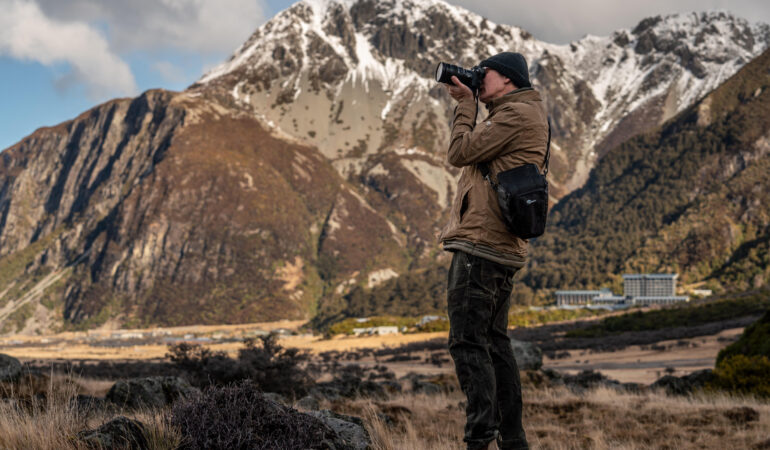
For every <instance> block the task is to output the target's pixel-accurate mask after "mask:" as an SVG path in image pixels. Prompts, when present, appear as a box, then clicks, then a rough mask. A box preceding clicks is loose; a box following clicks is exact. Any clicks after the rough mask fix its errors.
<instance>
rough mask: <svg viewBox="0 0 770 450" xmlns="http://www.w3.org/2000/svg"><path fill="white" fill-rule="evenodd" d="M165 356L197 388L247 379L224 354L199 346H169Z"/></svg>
mask: <svg viewBox="0 0 770 450" xmlns="http://www.w3.org/2000/svg"><path fill="white" fill-rule="evenodd" d="M166 356H167V357H168V358H169V359H170V360H171V361H172V362H173V363H175V364H176V365H177V367H179V368H180V369H181V370H182V371H183V372H184V373H185V374H186V377H187V379H188V380H189V381H190V383H191V384H193V385H194V386H198V387H204V386H208V385H210V384H228V383H232V382H235V381H238V380H243V379H245V378H248V374H247V373H245V372H244V371H243V370H242V367H241V366H240V364H238V361H236V360H234V359H232V358H230V357H229V356H227V353H225V352H214V351H211V349H209V348H206V347H203V346H201V345H200V344H190V343H187V342H181V343H179V344H176V345H170V346H169V348H168V353H167V354H166Z"/></svg>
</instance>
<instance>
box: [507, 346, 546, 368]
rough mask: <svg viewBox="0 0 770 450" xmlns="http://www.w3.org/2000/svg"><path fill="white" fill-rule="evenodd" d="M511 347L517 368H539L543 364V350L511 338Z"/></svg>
mask: <svg viewBox="0 0 770 450" xmlns="http://www.w3.org/2000/svg"><path fill="white" fill-rule="evenodd" d="M511 349H513V356H514V357H515V358H516V365H517V366H519V370H539V369H540V368H541V367H542V366H543V352H542V351H540V347H538V346H536V345H534V344H531V343H529V342H524V341H519V340H516V339H511Z"/></svg>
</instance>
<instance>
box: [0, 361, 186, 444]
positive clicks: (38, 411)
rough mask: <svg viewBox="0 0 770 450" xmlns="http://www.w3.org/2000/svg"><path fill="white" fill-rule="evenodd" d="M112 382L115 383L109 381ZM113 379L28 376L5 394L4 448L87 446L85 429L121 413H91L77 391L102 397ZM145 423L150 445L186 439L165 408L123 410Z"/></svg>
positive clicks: (0, 404)
mask: <svg viewBox="0 0 770 450" xmlns="http://www.w3.org/2000/svg"><path fill="white" fill-rule="evenodd" d="M109 385H111V383H109ZM109 385H108V382H105V381H101V380H90V379H82V378H81V379H75V378H73V377H71V376H69V375H67V376H62V375H53V376H51V377H50V378H48V384H47V386H41V385H40V383H32V382H29V383H27V384H25V382H24V381H22V383H20V386H19V387H18V389H16V390H15V391H11V390H6V392H5V395H4V397H5V398H3V396H0V449H3V450H17V449H18V450H29V449H35V450H67V449H77V450H80V449H85V448H86V447H85V446H84V445H83V443H82V442H80V441H79V440H78V439H77V434H78V433H79V432H80V431H83V430H87V429H94V428H98V427H99V426H101V425H103V424H104V423H106V422H108V421H110V420H111V419H112V418H114V417H115V416H116V414H115V413H114V412H109V411H95V412H94V411H91V412H86V411H83V410H82V409H79V408H78V406H77V405H76V403H75V402H73V401H72V399H73V398H74V397H75V396H77V395H78V394H87V395H95V396H103V395H104V394H105V393H106V391H107V390H108V389H109ZM121 414H123V415H126V416H127V417H130V418H133V419H137V420H139V421H140V422H142V423H143V424H145V430H146V432H147V433H146V435H147V436H146V437H147V440H148V442H149V449H150V450H170V449H174V448H177V447H178V446H179V443H180V442H181V435H180V433H179V431H178V430H176V429H174V428H173V427H171V425H170V424H169V421H168V419H167V414H166V413H165V411H157V410H156V411H150V410H144V411H135V412H132V413H121Z"/></svg>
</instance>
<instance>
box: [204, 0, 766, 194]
mask: <svg viewBox="0 0 770 450" xmlns="http://www.w3.org/2000/svg"><path fill="white" fill-rule="evenodd" d="M769 43H770V27H768V25H766V24H750V23H748V22H747V21H746V20H743V19H739V18H736V17H734V16H732V15H730V14H729V13H726V12H724V11H711V12H704V13H689V14H672V15H668V16H655V17H649V18H646V19H643V20H641V21H640V22H639V23H638V24H637V25H636V26H635V27H633V28H632V29H621V30H617V31H616V32H614V33H612V34H611V35H609V36H592V35H587V36H585V37H584V38H582V39H580V40H578V41H574V42H572V43H570V44H566V45H556V44H550V43H546V42H542V41H538V40H536V39H534V38H532V36H531V35H530V34H529V33H527V32H526V31H524V30H522V29H521V28H518V27H515V26H510V25H504V24H495V23H493V22H491V21H489V20H487V19H486V18H484V17H481V16H479V15H477V14H475V13H472V12H470V11H467V10H465V9H463V8H460V7H457V6H453V5H450V4H448V3H445V2H444V1H441V0H381V1H374V0H304V1H301V2H299V3H296V4H294V5H293V6H292V7H290V8H289V9H287V10H285V11H283V12H282V13H280V14H278V15H277V16H275V17H274V18H273V19H271V20H270V21H268V22H267V23H265V24H264V25H262V26H261V27H260V28H259V29H258V30H257V31H256V32H255V33H254V34H253V35H252V36H251V37H250V38H249V39H248V40H247V42H246V43H244V44H243V45H242V46H241V47H240V48H239V49H238V50H237V51H236V52H235V53H234V54H233V56H232V57H231V58H230V59H229V60H228V61H227V62H225V63H223V64H222V65H220V66H219V67H217V68H215V69H214V70H212V71H211V72H209V73H207V74H206V75H204V76H203V77H202V78H201V79H200V80H199V81H198V82H197V83H196V84H194V85H193V86H192V87H191V89H207V90H210V91H219V92H222V93H223V95H226V96H227V97H229V98H230V99H232V100H234V101H235V102H236V103H238V104H241V105H242V106H245V107H246V108H248V109H251V110H253V112H254V113H255V114H256V115H258V116H264V117H267V118H269V120H271V121H273V122H274V123H276V124H278V125H277V126H279V127H281V128H285V129H286V128H288V129H286V130H285V131H286V132H287V133H288V134H291V135H294V136H296V137H298V138H301V139H303V140H306V141H310V142H311V143H313V144H315V145H317V146H319V148H322V151H323V152H324V154H326V155H327V156H328V157H330V158H332V159H335V160H336V159H340V161H348V162H349V163H350V164H348V163H347V162H346V164H347V165H345V168H344V169H341V170H343V171H351V170H352V171H353V172H356V171H360V170H362V169H361V167H360V164H361V161H362V159H361V158H363V157H364V156H365V155H366V154H375V153H377V152H381V151H384V149H389V150H388V151H394V149H397V147H398V146H405V147H406V148H422V149H424V150H426V151H428V153H434V154H439V153H440V152H441V151H442V150H443V147H444V145H445V144H446V142H445V137H443V135H444V131H443V128H444V127H446V123H447V122H448V120H449V117H448V116H449V115H450V113H451V101H450V99H449V98H448V97H447V96H446V94H445V93H444V92H443V91H442V90H441V89H438V86H437V85H436V82H435V81H434V79H433V71H434V68H435V66H436V64H437V63H438V62H440V61H444V62H450V63H454V64H459V65H462V66H464V67H470V66H472V65H474V64H477V63H478V61H480V60H481V59H484V58H486V57H488V56H490V55H492V54H495V53H497V52H501V51H518V52H520V53H522V54H523V55H524V56H525V57H526V58H527V60H528V61H529V63H530V74H531V77H532V80H533V84H534V86H535V87H536V88H537V89H539V90H540V91H541V93H542V94H543V96H544V99H545V101H546V104H547V107H548V110H549V113H550V114H551V115H552V116H553V124H554V131H555V134H554V144H555V148H557V149H558V148H564V149H565V150H564V151H563V152H561V154H560V151H556V152H555V158H556V159H559V158H561V159H562V161H563V164H565V165H566V166H567V167H570V171H569V173H567V172H565V173H566V174H567V175H565V176H566V177H567V178H569V179H562V180H556V181H557V183H558V182H564V186H565V191H569V190H572V189H574V188H576V187H579V186H580V185H581V184H582V181H583V180H584V179H585V177H586V176H587V174H588V171H589V170H590V168H591V167H592V166H593V164H594V163H595V160H596V159H597V158H598V157H600V156H601V154H602V153H603V152H605V151H608V149H610V148H612V147H613V146H614V145H617V144H618V143H619V142H622V140H624V139H626V138H627V137H629V136H631V135H633V134H635V133H638V132H640V131H641V130H643V129H644V128H645V127H648V126H653V125H656V124H658V123H660V122H662V121H663V120H666V119H667V118H669V117H672V116H673V115H675V114H676V113H678V112H679V111H682V110H683V109H684V108H686V107H687V106H689V105H690V104H692V103H693V102H694V101H695V100H697V99H698V98H700V97H701V96H703V95H705V94H707V93H708V92H709V91H710V90H712V89H714V88H716V87H717V86H718V85H719V84H721V83H722V82H724V81H725V80H726V79H727V78H728V77H729V76H731V75H732V74H734V73H735V72H736V71H737V70H738V69H739V68H740V67H741V66H743V65H744V64H745V63H747V62H748V61H749V60H751V59H752V58H754V57H755V56H757V55H758V54H759V53H760V52H761V51H763V50H764V49H765V48H767V47H768V44H769ZM359 90H360V92H359ZM353 106H355V108H357V110H360V111H361V112H358V111H356V112H353V111H352V110H351V109H350V108H351V107H353ZM324 109H328V110H330V111H331V112H330V115H329V117H328V118H327V119H321V118H319V117H314V116H313V115H312V114H311V113H306V112H305V111H317V112H318V114H319V115H323V110H324ZM343 109H344V111H343ZM346 115H348V117H347V118H345V116H346ZM356 118H357V119H356ZM354 119H356V120H358V121H359V122H361V123H366V124H367V126H366V128H362V127H359V126H353V125H351V124H350V121H351V120H354ZM303 121H305V122H304V123H303ZM319 121H320V122H323V123H322V124H319ZM405 121H406V122H405ZM409 121H411V122H415V123H416V125H414V126H412V125H407V123H408V122H409ZM403 127H409V128H410V129H412V131H410V132H406V131H405V129H404V128H403ZM421 127H422V128H424V129H421ZM412 132H414V133H416V135H412V134H411V133H412ZM560 144H561V145H560ZM563 144H567V145H563ZM362 149H365V150H364V151H363V154H362ZM356 161H357V162H356ZM351 164H352V165H351ZM354 166H355V167H354ZM351 167H352V168H351ZM346 173H349V172H346ZM555 176H558V175H557V174H555Z"/></svg>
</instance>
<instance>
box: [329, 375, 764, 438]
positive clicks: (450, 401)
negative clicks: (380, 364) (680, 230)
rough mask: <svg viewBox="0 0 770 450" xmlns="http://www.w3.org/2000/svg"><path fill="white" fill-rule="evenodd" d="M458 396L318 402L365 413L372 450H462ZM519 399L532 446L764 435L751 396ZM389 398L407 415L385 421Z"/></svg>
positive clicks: (541, 393)
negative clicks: (754, 412)
mask: <svg viewBox="0 0 770 450" xmlns="http://www.w3.org/2000/svg"><path fill="white" fill-rule="evenodd" d="M463 400H464V398H463V397H462V394H459V393H454V394H446V395H436V396H428V395H422V394H421V395H413V394H402V395H398V396H394V397H391V398H390V399H389V400H387V401H385V402H379V401H375V400H369V399H358V400H354V401H350V402H346V403H327V404H324V405H322V406H323V407H326V408H331V409H335V410H337V411H340V412H343V413H346V414H353V415H358V416H361V417H363V418H364V420H365V422H366V423H367V427H368V430H369V432H370V434H371V436H372V439H373V441H374V442H373V443H374V448H375V449H377V450H396V449H405V448H408V449H417V450H422V449H426V450H427V449H436V448H441V449H457V450H460V449H464V448H465V446H464V444H463V442H462V433H463V426H464V423H465V415H464V411H463V406H462V404H461V402H462V401H463ZM524 402H525V405H524V427H525V429H526V431H527V438H528V439H529V442H530V445H531V447H532V448H540V449H553V450H577V449H597V450H599V449H661V448H670V449H674V448H675V449H696V448H697V449H715V450H716V449H719V450H721V449H725V448H760V447H759V446H760V445H762V444H763V443H766V442H768V440H770V403H768V402H763V401H761V400H758V399H756V398H753V397H740V396H738V397H736V396H730V395H726V394H708V393H702V394H698V395H695V396H692V397H668V396H666V395H665V394H663V393H660V392H650V393H645V394H630V393H624V392H618V391H616V390H614V389H610V388H599V389H596V390H592V391H588V392H586V393H585V394H581V395H578V394H575V393H573V392H571V391H569V390H568V389H566V388H554V389H548V388H545V389H527V390H525V392H524ZM394 405H395V406H402V407H406V408H408V409H409V410H410V411H411V414H410V415H409V417H405V416H403V415H402V416H401V417H398V416H397V415H396V416H395V420H394V424H388V423H386V421H385V420H384V419H383V417H382V415H381V414H383V413H386V414H388V412H387V411H388V409H389V408H388V406H394ZM746 408H750V409H751V410H753V411H756V413H758V419H755V420H746V419H747V417H750V416H752V413H751V412H748V413H747V409H746ZM388 415H389V416H391V418H394V415H393V414H388ZM765 445H766V444H765ZM762 448H764V447H762Z"/></svg>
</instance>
